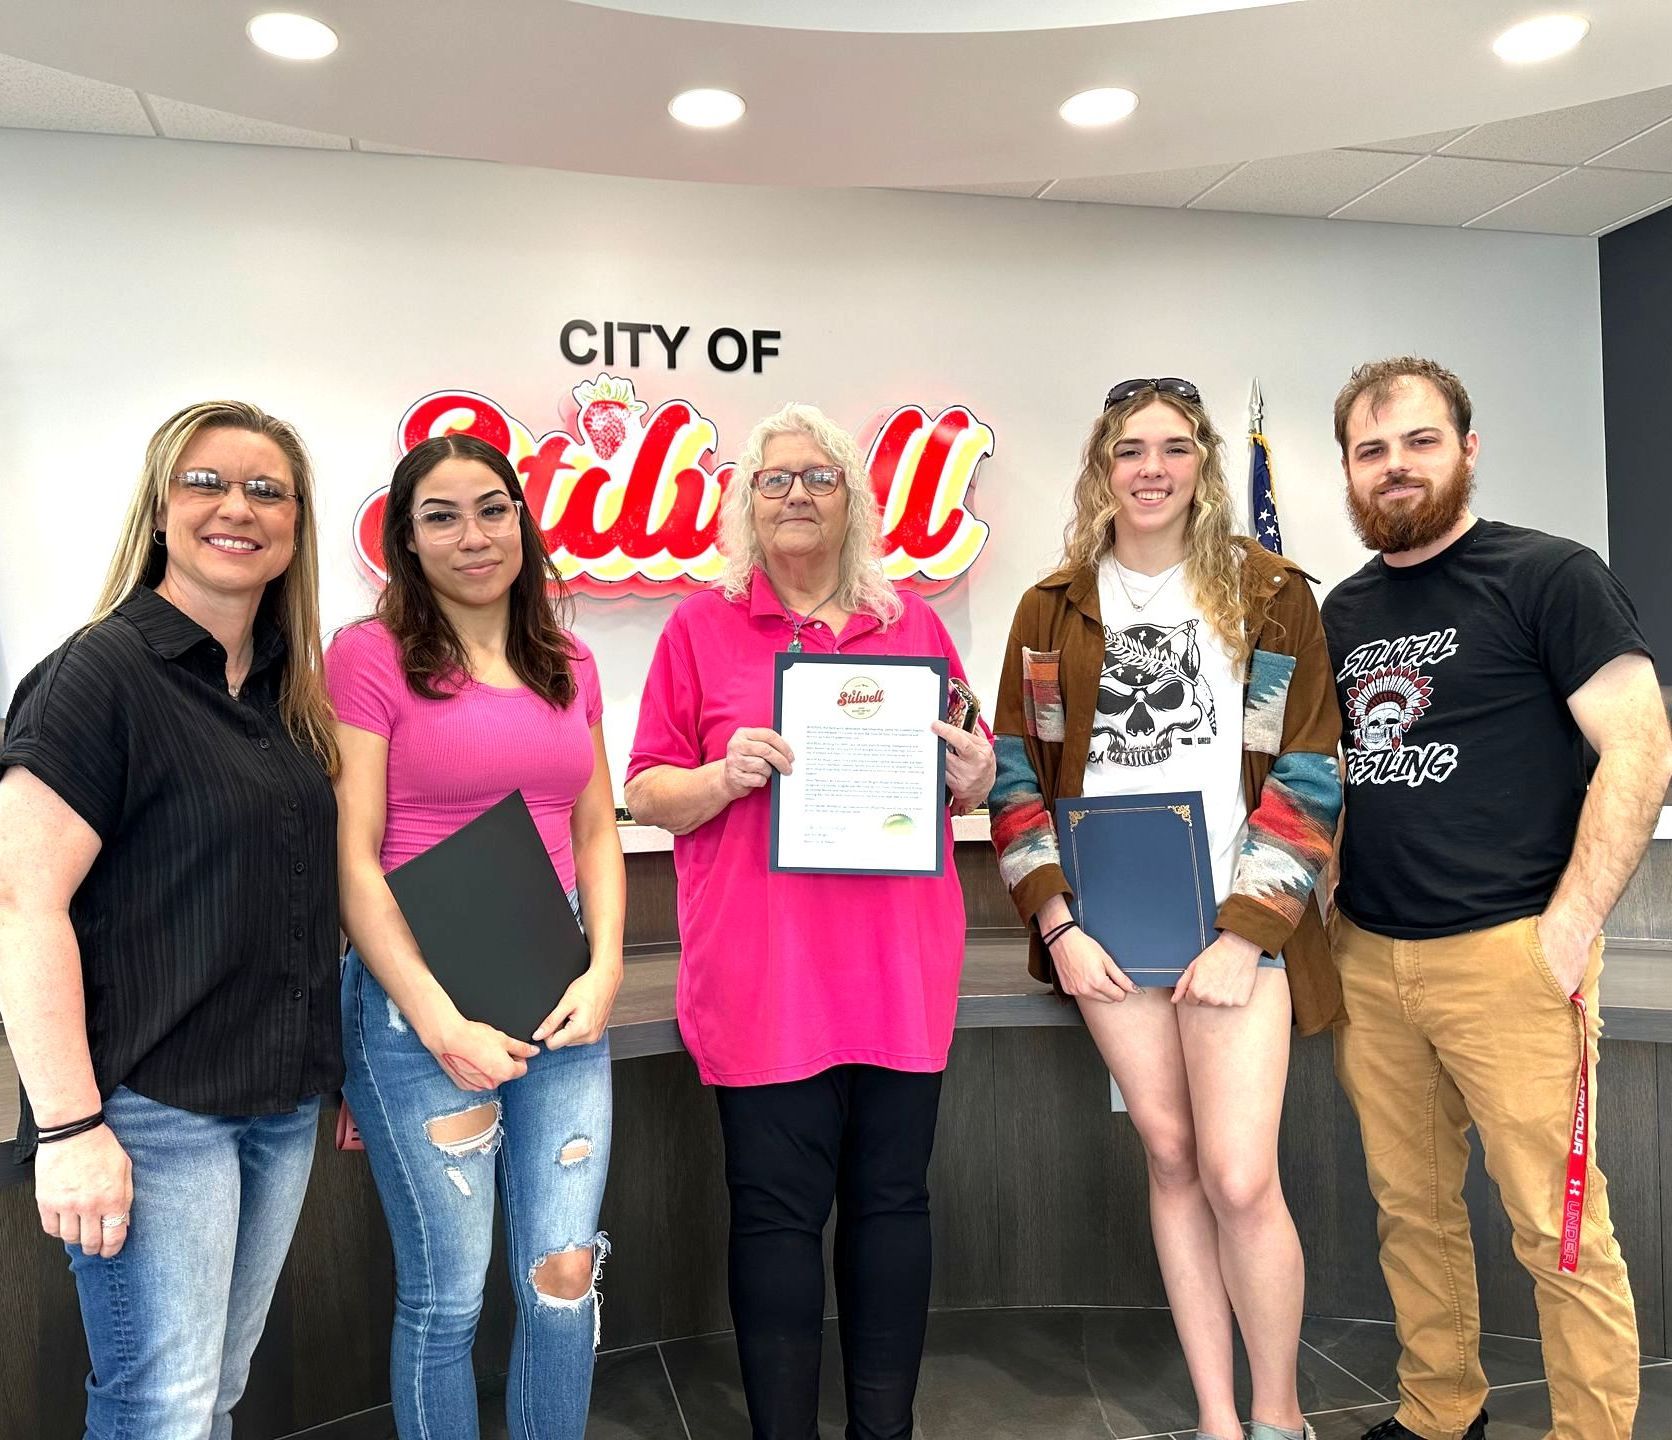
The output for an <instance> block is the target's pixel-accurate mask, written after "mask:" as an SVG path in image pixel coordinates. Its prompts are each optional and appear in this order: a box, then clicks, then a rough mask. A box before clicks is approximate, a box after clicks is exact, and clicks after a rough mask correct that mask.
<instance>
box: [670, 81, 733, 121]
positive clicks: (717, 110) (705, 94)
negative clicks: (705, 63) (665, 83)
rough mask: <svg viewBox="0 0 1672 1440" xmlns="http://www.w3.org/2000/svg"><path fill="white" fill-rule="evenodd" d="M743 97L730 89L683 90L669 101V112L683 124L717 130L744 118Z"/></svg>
mask: <svg viewBox="0 0 1672 1440" xmlns="http://www.w3.org/2000/svg"><path fill="white" fill-rule="evenodd" d="M744 109H745V106H744V104H743V97H742V96H741V95H733V94H732V92H731V91H730V90H681V91H680V92H679V94H677V95H675V96H674V97H673V99H672V100H670V101H668V114H670V115H672V116H673V118H674V119H675V120H677V121H679V123H680V124H681V125H695V126H696V127H697V128H698V129H699V130H715V129H718V128H719V127H720V126H722V125H730V124H732V123H733V122H734V121H737V120H741V119H742V118H743V111H744Z"/></svg>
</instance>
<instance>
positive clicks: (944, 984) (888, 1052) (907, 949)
mask: <svg viewBox="0 0 1672 1440" xmlns="http://www.w3.org/2000/svg"><path fill="white" fill-rule="evenodd" d="M723 503H724V507H725V513H724V516H723V519H722V544H723V547H724V549H725V551H726V555H727V561H728V568H727V572H726V576H725V578H724V580H723V581H722V582H721V584H720V586H719V588H717V589H714V590H709V591H704V592H702V593H700V594H697V595H693V596H692V597H691V598H690V599H688V600H686V601H685V602H684V603H683V604H681V605H680V607H679V608H678V609H677V610H676V611H675V612H674V613H673V615H672V617H671V618H670V619H669V621H668V624H667V628H666V629H665V630H664V631H663V632H662V638H661V642H660V643H659V645H658V646H657V650H656V657H655V659H654V660H653V661H652V662H651V669H650V675H649V678H648V679H647V681H646V684H645V692H644V699H643V702H642V704H641V706H640V709H639V726H638V734H637V736H636V737H635V739H634V742H633V755H632V759H631V762H630V764H629V767H628V780H627V803H628V805H629V807H630V808H631V809H632V811H633V813H634V814H635V815H636V816H637V817H638V818H639V819H640V820H642V821H644V822H646V823H649V824H654V825H663V826H666V827H667V828H668V829H670V830H672V831H673V832H674V834H675V836H676V839H675V840H674V867H675V870H676V871H677V874H678V877H679V933H680V943H681V957H680V968H679V1026H680V1033H681V1034H682V1035H683V1036H684V1039H685V1044H686V1047H687V1048H688V1049H689V1050H690V1052H691V1054H692V1056H693V1057H694V1058H695V1060H696V1062H697V1069H698V1072H699V1073H700V1074H701V1076H702V1078H703V1080H704V1081H705V1082H706V1083H708V1084H711V1085H713V1086H715V1087H716V1088H715V1096H716V1098H717V1099H718V1101H719V1110H720V1125H721V1131H722V1134H723V1136H724V1140H725V1147H726V1183H727V1185H728V1187H729V1188H730V1191H731V1245H730V1293H731V1306H732V1320H733V1323H734V1325H735V1327H736V1331H737V1348H738V1355H739V1358H740V1360H741V1362H742V1369H743V1388H744V1394H745V1397H746V1399H747V1401H748V1406H749V1417H750V1421H751V1423H752V1425H753V1428H754V1433H755V1435H756V1436H757V1437H761V1440H778V1437H793V1440H804V1437H806V1436H809V1435H812V1434H813V1433H814V1432H815V1430H816V1429H817V1416H818V1399H819V1353H820V1348H821V1340H822V1331H823V1319H822V1317H823V1314H824V1267H823V1259H822V1254H821V1247H820V1235H821V1233H822V1231H823V1228H824V1222H825V1220H826V1218H827V1217H828V1216H829V1214H830V1207H831V1204H832V1202H833V1201H836V1200H837V1199H838V1197H840V1198H839V1204H838V1206H837V1224H836V1290H837V1297H838V1308H839V1310H840V1312H841V1334H842V1364H843V1369H844V1371H845V1372H846V1382H847V1383H846V1387H845V1388H846V1392H847V1401H848V1432H847V1433H848V1434H849V1435H850V1436H884V1435H887V1436H906V1435H910V1434H911V1424H912V1413H911V1411H912V1397H913V1395H914V1394H915V1392H916V1387H917V1371H918V1363H919V1360H920V1358H921V1356H922V1351H923V1332H924V1322H925V1318H926V1316H927V1313H928V1302H929V1192H928V1187H927V1182H926V1175H927V1171H928V1166H929V1152H930V1149H931V1147H932V1145H933V1143H934V1136H935V1116H936V1110H937V1107H938V1104H939V1098H940V1078H941V1072H942V1070H944V1069H945V1067H946V1056H947V1050H948V1048H949V1046H950V1044H951V1040H952V1022H953V1018H954V1013H955V1011H956V1009H957V1003H958V972H959V968H960V966H961V965H962V963H963V955H964V901H963V893H962V891H961V890H960V889H959V886H958V875H957V871H956V868H955V867H954V866H952V865H951V864H950V863H949V864H948V865H947V866H946V867H945V873H944V874H941V875H939V876H934V877H928V876H911V877H901V876H863V875H828V874H826V875H814V874H800V873H785V872H777V873H774V872H772V871H770V870H769V869H768V868H767V854H768V844H769V838H768V831H769V825H770V813H771V802H770V798H769V796H770V789H769V786H768V781H769V780H770V778H771V776H772V774H773V772H774V771H779V772H782V773H784V774H788V773H789V772H790V769H791V767H792V765H793V764H794V756H793V755H792V754H791V753H790V751H789V748H788V746H787V745H786V744H785V743H784V739H783V737H782V736H781V735H779V734H778V733H777V732H776V731H774V730H772V729H771V728H769V727H770V724H771V720H772V709H773V698H772V697H773V664H774V657H775V656H776V655H777V654H779V653H780V652H782V651H784V650H786V649H787V650H792V651H801V650H805V651H807V652H809V653H815V654H825V655H829V654H842V655H854V656H856V657H857V656H864V655H931V656H940V657H944V658H945V659H946V660H947V661H948V663H949V668H950V671H951V673H952V674H953V675H954V676H956V677H958V678H959V679H960V680H961V679H962V678H963V665H962V663H961V662H960V661H959V659H958V653H957V651H956V650H955V649H954V647H953V644H952V639H951V637H950V636H949V635H948V634H947V633H946V628H945V627H944V626H943V625H942V624H941V622H940V620H939V618H938V617H937V616H936V615H935V613H934V611H932V610H931V609H930V608H929V607H928V606H927V605H926V604H924V603H923V601H922V600H920V599H919V598H918V597H917V596H915V595H900V594H897V593H896V592H895V590H894V587H893V586H892V585H890V584H889V582H888V580H887V579H886V578H885V576H884V574H883V571H882V565H881V562H880V560H879V558H878V549H879V540H878V532H879V530H880V528H881V527H880V517H879V514H878V510H877V503H876V498H875V494H874V492H873V490H872V487H871V483H870V477H869V476H868V475H867V474H866V472H865V462H864V460H863V458H862V457H861V455H860V452H859V450H858V447H857V446H856V445H855V444H854V442H853V440H852V438H851V437H850V436H848V435H847V434H845V433H844V432H842V431H841V430H839V429H838V428H837V427H836V426H835V425H833V424H831V423H830V421H829V420H827V419H826V418H825V417H824V416H823V415H822V414H820V413H819V412H818V411H817V410H815V409H813V408H812V407H811V406H806V405H791V406H787V407H785V409H783V410H782V411H780V412H779V413H778V414H777V415H774V416H772V417H771V418H770V419H767V420H764V421H762V422H761V424H759V425H757V426H756V427H755V430H754V432H753V433H752V434H751V435H750V437H749V440H748V443H747V444H746V445H745V446H744V448H743V454H742V456H741V457H740V458H739V460H738V464H737V478H736V479H735V480H734V481H733V483H732V485H731V488H730V490H729V491H728V492H727V496H726V499H725V501H724V502H723ZM935 728H936V730H937V732H938V733H939V734H940V735H941V736H942V738H943V739H944V740H945V741H946V745H947V757H946V773H947V780H948V783H949V785H950V787H951V790H952V795H953V803H954V808H955V809H957V810H958V811H959V812H960V813H961V812H962V811H964V810H967V809H970V808H973V807H974V806H976V805H979V804H980V803H981V801H982V800H983V799H984V798H985V797H986V794H987V789H988V786H989V785H990V784H991V783H992V779H993V752H992V747H991V746H990V745H989V744H988V741H987V737H986V736H985V735H984V734H966V733H964V732H963V731H962V730H958V729H956V728H954V727H953V726H950V725H945V724H937V725H936V727H935ZM941 823H942V824H943V826H944V827H945V833H944V843H945V847H946V851H947V854H948V855H949V856H950V853H951V848H952V822H951V815H950V814H947V815H946V816H945V817H943V819H942V822H941Z"/></svg>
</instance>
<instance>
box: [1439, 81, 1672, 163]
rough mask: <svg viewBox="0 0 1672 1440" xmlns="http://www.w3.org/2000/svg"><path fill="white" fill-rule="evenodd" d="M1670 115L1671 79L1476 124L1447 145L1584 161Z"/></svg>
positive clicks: (1511, 156)
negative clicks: (1562, 107) (1656, 85)
mask: <svg viewBox="0 0 1672 1440" xmlns="http://www.w3.org/2000/svg"><path fill="white" fill-rule="evenodd" d="M1668 116H1672V85H1667V86H1662V87H1661V88H1660V89H1658V90H1641V91H1638V92H1637V93H1636V94H1635V95H1618V96H1616V97H1615V98H1614V99H1612V100H1598V101H1597V102H1596V103H1595V104H1592V105H1572V106H1569V107H1568V108H1567V109H1565V110H1546V111H1545V112H1544V113H1543V114H1542V115H1524V116H1522V117H1521V118H1520V119H1517V120H1498V121H1495V122H1493V123H1492V124H1490V125H1477V126H1476V127H1475V128H1474V129H1473V130H1471V131H1470V132H1469V133H1468V134H1467V135H1465V136H1464V137H1463V138H1462V139H1460V140H1456V141H1454V142H1453V143H1452V144H1450V145H1448V146H1447V147H1446V151H1445V153H1446V154H1447V155H1464V156H1468V157H1470V158H1473V159H1476V160H1527V161H1532V162H1533V163H1535V164H1540V165H1583V164H1584V163H1585V161H1587V160H1589V159H1591V158H1593V157H1594V156H1597V155H1600V154H1601V153H1602V152H1603V151H1604V150H1607V149H1608V148H1609V147H1610V146H1613V145H1618V144H1619V143H1620V142H1621V141H1623V140H1629V139H1631V137H1632V136H1633V135H1637V134H1639V133H1641V132H1642V131H1644V130H1647V129H1648V128H1649V127H1650V126H1651V125H1655V124H1658V123H1659V122H1660V121H1662V120H1665V119H1666V118H1667V117H1668Z"/></svg>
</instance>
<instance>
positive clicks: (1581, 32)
mask: <svg viewBox="0 0 1672 1440" xmlns="http://www.w3.org/2000/svg"><path fill="white" fill-rule="evenodd" d="M1590 28H1591V22H1590V21H1589V20H1584V19H1581V18H1580V17H1579V16H1577V15H1541V16H1540V17H1539V18H1538V19H1537V20H1523V21H1522V22H1521V23H1520V24H1519V25H1511V26H1510V27H1509V29H1508V30H1506V31H1504V33H1503V34H1502V35H1500V36H1499V37H1498V38H1497V39H1496V40H1494V41H1493V42H1492V48H1493V50H1494V51H1496V52H1497V56H1498V58H1499V59H1500V60H1507V61H1508V62H1509V63H1510V64H1511V65H1530V64H1532V63H1533V62H1534V61H1535V60H1551V59H1554V58H1555V57H1556V56H1557V55H1565V54H1567V52H1568V51H1569V50H1571V49H1573V47H1574V46H1575V45H1577V44H1578V43H1579V42H1580V41H1581V40H1583V39H1584V38H1585V35H1586V32H1587V31H1589V30H1590Z"/></svg>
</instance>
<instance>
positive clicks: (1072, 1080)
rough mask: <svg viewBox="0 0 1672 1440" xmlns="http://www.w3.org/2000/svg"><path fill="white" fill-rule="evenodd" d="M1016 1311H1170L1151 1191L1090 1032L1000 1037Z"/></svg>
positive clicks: (1003, 1235)
mask: <svg viewBox="0 0 1672 1440" xmlns="http://www.w3.org/2000/svg"><path fill="white" fill-rule="evenodd" d="M993 1078H994V1092H995V1094H996V1096H997V1097H998V1106H997V1108H996V1111H995V1115H996V1118H997V1122H998V1154H997V1160H996V1164H995V1171H994V1173H995V1176H996V1178H997V1181H998V1186H997V1189H998V1209H999V1213H998V1233H999V1274H1000V1281H1001V1291H1000V1293H1001V1296H1002V1300H1001V1303H1003V1304H1005V1305H1159V1304H1164V1303H1165V1295H1164V1292H1163V1291H1162V1288H1161V1274H1160V1271H1159V1270H1158V1269H1157V1268H1156V1263H1155V1251H1154V1248H1153V1246H1152V1245H1151V1242H1150V1229H1149V1181H1148V1171H1147V1169H1146V1166H1145V1163H1144V1153H1143V1146H1142V1144H1141V1143H1140V1141H1139V1139H1138V1132H1137V1131H1136V1129H1134V1128H1133V1125H1132V1120H1131V1118H1130V1117H1129V1116H1127V1115H1125V1114H1124V1113H1122V1114H1113V1113H1111V1112H1110V1109H1109V1075H1108V1071H1107V1070H1105V1069H1104V1068H1103V1062H1102V1060H1101V1059H1100V1058H1099V1057H1098V1054H1097V1050H1096V1048H1095V1047H1094V1046H1093V1045H1092V1043H1091V1037H1090V1036H1089V1035H1087V1034H1086V1032H1085V1030H1084V1028H1083V1027H1075V1028H1069V1027H1062V1028H1053V1029H1047V1030H995V1031H993Z"/></svg>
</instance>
